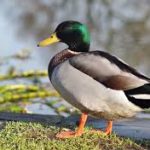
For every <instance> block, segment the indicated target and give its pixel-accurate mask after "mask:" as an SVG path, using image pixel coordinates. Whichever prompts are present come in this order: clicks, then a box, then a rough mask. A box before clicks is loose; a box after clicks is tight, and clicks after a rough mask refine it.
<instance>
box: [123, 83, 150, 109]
mask: <svg viewBox="0 0 150 150" xmlns="http://www.w3.org/2000/svg"><path fill="white" fill-rule="evenodd" d="M124 92H125V94H126V96H127V98H128V100H129V101H130V102H132V103H133V104H135V105H137V106H139V107H141V108H150V83H148V84H144V85H143V86H140V87H138V88H134V89H131V90H127V91H124ZM139 95H140V96H139Z"/></svg>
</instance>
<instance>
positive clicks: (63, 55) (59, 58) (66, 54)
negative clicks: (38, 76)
mask: <svg viewBox="0 0 150 150" xmlns="http://www.w3.org/2000/svg"><path fill="white" fill-rule="evenodd" d="M77 54H79V53H78V52H73V51H71V50H69V49H65V50H63V51H61V52H60V53H58V54H56V55H55V56H54V57H53V58H52V59H51V61H50V63H49V66H48V74H49V78H50V79H51V75H52V72H53V70H54V68H55V67H56V66H57V65H59V64H60V63H62V62H64V61H65V60H67V59H68V58H71V57H73V56H75V55H77Z"/></svg>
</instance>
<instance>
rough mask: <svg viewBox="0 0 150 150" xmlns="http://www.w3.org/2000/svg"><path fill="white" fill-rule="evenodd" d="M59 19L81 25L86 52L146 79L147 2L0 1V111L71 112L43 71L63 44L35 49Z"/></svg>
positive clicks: (149, 41)
mask: <svg viewBox="0 0 150 150" xmlns="http://www.w3.org/2000/svg"><path fill="white" fill-rule="evenodd" d="M65 20H77V21H80V22H83V23H85V24H87V26H88V27H89V30H90V32H91V39H92V40H91V50H104V51H107V52H109V53H112V54H114V55H116V56H118V57H120V58H121V59H123V60H124V61H126V62H127V63H129V64H130V65H131V66H133V67H135V68H137V69H138V70H139V71H140V72H142V73H144V74H146V75H147V76H149V75H150V67H149V65H150V61H149V59H150V1H149V0H142V1H141V0H121V1H120V0H115V1H111V0H82V1H81V0H26V1H20V0H11V1H10V0H1V5H0V33H1V34H0V45H1V48H0V49H1V50H0V80H1V83H0V95H1V98H0V111H13V112H23V113H26V112H27V113H43V114H61V115H67V114H68V113H73V112H74V111H75V109H74V108H72V107H71V106H70V105H68V104H66V103H65V102H64V101H62V99H61V98H60V97H59V96H58V95H57V93H55V91H54V90H53V88H52V86H51V85H50V83H49V80H48V77H47V71H46V70H47V66H48V63H49V60H50V59H51V57H52V56H53V55H54V54H56V53H57V52H58V51H59V50H62V49H64V48H66V45H64V44H62V43H60V44H57V45H53V46H51V47H48V48H37V46H36V45H37V43H38V42H39V41H40V40H42V39H44V38H45V37H47V36H49V34H50V33H51V32H53V31H54V29H55V27H56V26H57V25H58V24H59V23H61V22H62V21H65ZM39 92H41V93H39ZM42 92H43V93H42Z"/></svg>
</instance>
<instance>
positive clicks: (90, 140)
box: [0, 122, 150, 150]
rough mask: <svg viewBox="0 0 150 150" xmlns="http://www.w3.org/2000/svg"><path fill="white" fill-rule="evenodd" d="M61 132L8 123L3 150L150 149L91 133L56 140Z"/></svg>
mask: <svg viewBox="0 0 150 150" xmlns="http://www.w3.org/2000/svg"><path fill="white" fill-rule="evenodd" d="M57 132H59V129H58V128H56V127H49V126H43V125H41V124H37V123H22V122H7V123H6V126H5V128H4V129H2V130H1V131H0V139H1V140H0V149H2V150H4V149H5V150H17V149H19V150H27V149H30V150H35V149H36V150H70V149H71V150H78V149H82V150H99V149H102V150H103V149H104V150H110V149H111V150H122V149H132V150H143V149H144V148H143V147H145V146H147V147H145V148H147V149H148V148H150V141H146V142H145V143H144V142H142V146H140V145H139V144H137V143H136V142H134V141H132V140H131V139H125V138H120V137H118V136H116V135H115V134H112V135H111V136H105V135H103V134H102V135H98V134H91V133H90V132H89V129H86V133H85V134H84V135H83V136H81V137H76V138H71V139H64V140H61V139H56V138H55V134H56V133H57Z"/></svg>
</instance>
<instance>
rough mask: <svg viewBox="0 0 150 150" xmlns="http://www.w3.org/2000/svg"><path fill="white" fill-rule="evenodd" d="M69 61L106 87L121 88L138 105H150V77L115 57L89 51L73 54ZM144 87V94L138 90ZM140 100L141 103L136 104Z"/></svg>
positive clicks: (142, 89)
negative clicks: (138, 96)
mask: <svg viewBox="0 0 150 150" xmlns="http://www.w3.org/2000/svg"><path fill="white" fill-rule="evenodd" d="M69 62H70V64H71V65H72V66H73V67H75V68H76V69H78V70H80V71H82V72H83V73H85V74H87V75H89V76H90V77H91V78H93V79H95V80H96V81H98V82H100V83H102V84H104V85H105V86H106V87H108V88H111V89H114V90H123V91H124V92H125V94H126V95H127V97H128V99H129V100H131V101H132V102H133V103H137V105H138V106H140V107H150V78H148V77H146V76H144V75H143V74H141V73H139V72H138V71H136V70H135V69H134V68H132V67H130V66H129V65H128V64H126V63H124V62H123V61H122V60H120V59H118V58H117V57H115V56H112V55H110V54H108V53H106V52H103V51H91V52H88V53H81V54H79V55H77V56H74V57H72V58H70V59H69ZM145 87H146V89H147V90H146V92H145V93H144V94H143V93H140V92H139V91H138V89H139V88H140V89H141V91H145ZM134 91H136V93H135V92H134ZM139 94H140V95H141V97H140V98H137V96H136V95H139ZM145 95H146V96H145ZM142 96H143V97H142ZM140 100H141V101H142V103H140V104H138V103H139V101H140ZM137 101H138V102H137ZM143 103H144V104H143ZM144 105H146V106H144Z"/></svg>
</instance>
